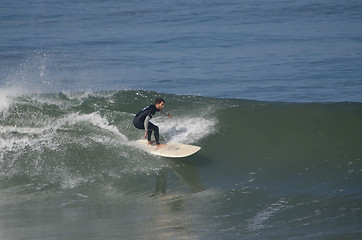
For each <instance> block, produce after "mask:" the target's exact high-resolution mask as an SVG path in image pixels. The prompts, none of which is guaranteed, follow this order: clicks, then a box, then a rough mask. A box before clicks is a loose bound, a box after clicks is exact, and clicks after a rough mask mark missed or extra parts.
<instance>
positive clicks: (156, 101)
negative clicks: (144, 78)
mask: <svg viewBox="0 0 362 240" xmlns="http://www.w3.org/2000/svg"><path fill="white" fill-rule="evenodd" d="M161 102H165V100H163V99H162V98H156V99H155V104H160V103H161Z"/></svg>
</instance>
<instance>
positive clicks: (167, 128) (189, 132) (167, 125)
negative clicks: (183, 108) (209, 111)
mask: <svg viewBox="0 0 362 240" xmlns="http://www.w3.org/2000/svg"><path fill="white" fill-rule="evenodd" d="M155 122H156V121H155ZM216 123H217V121H216V120H215V119H210V118H206V117H203V116H200V117H181V118H177V117H175V118H172V119H164V118H162V119H161V118H159V119H157V125H158V126H159V127H160V129H161V130H160V131H161V133H160V134H161V135H162V136H163V137H164V138H165V139H166V140H167V141H172V142H179V143H187V144H190V143H194V142H197V141H199V140H201V139H203V138H204V137H206V136H208V135H210V134H213V133H214V132H215V131H216V130H215V125H216Z"/></svg>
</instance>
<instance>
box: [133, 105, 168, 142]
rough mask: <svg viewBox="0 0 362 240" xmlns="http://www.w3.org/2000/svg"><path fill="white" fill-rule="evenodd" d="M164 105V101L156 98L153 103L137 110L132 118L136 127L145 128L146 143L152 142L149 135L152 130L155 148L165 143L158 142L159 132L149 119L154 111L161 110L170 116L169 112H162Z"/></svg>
mask: <svg viewBox="0 0 362 240" xmlns="http://www.w3.org/2000/svg"><path fill="white" fill-rule="evenodd" d="M164 107H165V101H164V100H163V99H162V98H156V99H155V104H152V105H149V106H147V107H145V108H144V109H142V110H141V111H139V112H138V113H137V114H136V116H135V117H134V119H133V125H134V126H135V127H136V128H138V129H144V130H145V138H146V137H147V138H148V144H152V143H153V142H152V141H151V135H152V131H154V135H155V139H156V144H157V148H162V147H164V146H166V144H161V143H160V132H159V128H158V127H157V126H156V125H154V124H153V123H151V122H150V119H151V118H152V117H153V115H155V113H156V112H162V113H164V114H166V115H167V116H168V117H170V118H172V116H171V114H169V113H167V112H163V111H162V110H163V108H164Z"/></svg>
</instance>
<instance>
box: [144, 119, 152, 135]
mask: <svg viewBox="0 0 362 240" xmlns="http://www.w3.org/2000/svg"><path fill="white" fill-rule="evenodd" d="M150 119H151V117H150V116H147V117H146V118H145V121H144V123H143V124H144V127H145V131H146V132H148V123H149V122H150Z"/></svg>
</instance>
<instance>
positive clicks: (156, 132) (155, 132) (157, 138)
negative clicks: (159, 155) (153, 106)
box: [148, 122, 160, 144]
mask: <svg viewBox="0 0 362 240" xmlns="http://www.w3.org/2000/svg"><path fill="white" fill-rule="evenodd" d="M148 129H149V130H148V131H149V132H150V131H151V134H152V130H153V131H154V134H155V139H156V144H160V130H159V129H158V127H157V126H156V125H154V124H152V123H151V122H149V123H148ZM151 134H150V133H148V137H149V138H148V141H151V139H150V138H151Z"/></svg>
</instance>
